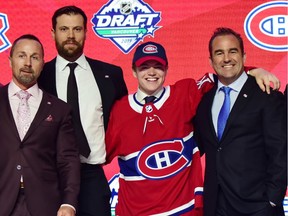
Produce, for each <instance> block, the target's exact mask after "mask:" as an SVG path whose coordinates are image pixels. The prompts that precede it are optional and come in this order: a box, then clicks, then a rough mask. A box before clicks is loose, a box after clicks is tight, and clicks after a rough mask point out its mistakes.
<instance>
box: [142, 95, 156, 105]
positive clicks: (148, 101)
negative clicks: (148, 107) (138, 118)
mask: <svg viewBox="0 0 288 216" xmlns="http://www.w3.org/2000/svg"><path fill="white" fill-rule="evenodd" d="M155 99H156V97H155V96H147V97H145V98H144V100H145V104H146V103H151V102H153V101H154V100H155Z"/></svg>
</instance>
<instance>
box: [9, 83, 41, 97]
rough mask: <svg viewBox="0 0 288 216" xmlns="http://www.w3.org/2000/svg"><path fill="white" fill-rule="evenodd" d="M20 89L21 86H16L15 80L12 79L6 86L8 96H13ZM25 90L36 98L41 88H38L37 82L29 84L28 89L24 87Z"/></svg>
mask: <svg viewBox="0 0 288 216" xmlns="http://www.w3.org/2000/svg"><path fill="white" fill-rule="evenodd" d="M20 90H21V88H19V86H17V85H16V84H15V82H14V81H13V80H12V81H11V82H10V83H9V86H8V96H9V98H10V97H13V96H15V95H16V93H17V92H19V91H20ZM26 91H27V92H29V93H30V94H31V96H32V97H35V98H38V97H39V95H40V91H41V90H40V89H39V87H38V84H37V83H36V84H34V85H33V86H31V87H30V88H29V89H26Z"/></svg>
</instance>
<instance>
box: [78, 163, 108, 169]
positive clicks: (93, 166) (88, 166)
mask: <svg viewBox="0 0 288 216" xmlns="http://www.w3.org/2000/svg"><path fill="white" fill-rule="evenodd" d="M102 166H103V165H102V164H87V163H81V169H82V170H98V169H102Z"/></svg>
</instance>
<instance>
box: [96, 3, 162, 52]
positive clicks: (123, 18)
mask: <svg viewBox="0 0 288 216" xmlns="http://www.w3.org/2000/svg"><path fill="white" fill-rule="evenodd" d="M160 20H161V13H160V12H155V11H154V10H153V9H152V8H151V7H150V5H148V4H146V3H145V2H144V1H141V0H130V1H124V0H110V1H109V2H108V3H107V4H105V5H104V6H103V7H102V8H101V9H100V10H99V11H98V12H97V13H95V14H94V15H93V18H92V20H91V22H92V24H93V30H94V32H95V34H96V35H97V36H99V37H100V38H104V39H109V40H110V41H112V42H113V43H114V44H115V45H116V46H117V47H118V48H119V49H120V50H121V51H122V52H123V53H126V54H127V53H129V52H130V51H131V50H132V49H133V48H134V47H135V46H136V45H137V44H138V43H139V42H140V41H143V39H144V38H145V37H146V36H148V35H149V36H152V37H154V33H155V31H156V30H158V29H159V28H160V27H161V26H157V24H158V23H159V22H160Z"/></svg>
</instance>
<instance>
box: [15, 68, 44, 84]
mask: <svg viewBox="0 0 288 216" xmlns="http://www.w3.org/2000/svg"><path fill="white" fill-rule="evenodd" d="M25 71H26V72H27V71H29V74H22V73H21V71H20V72H19V75H16V74H15V75H14V77H15V78H16V80H17V81H18V82H19V83H20V84H21V85H23V86H26V87H29V86H32V85H34V84H35V83H36V81H37V79H38V76H37V77H36V75H35V72H34V70H33V69H25Z"/></svg>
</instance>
